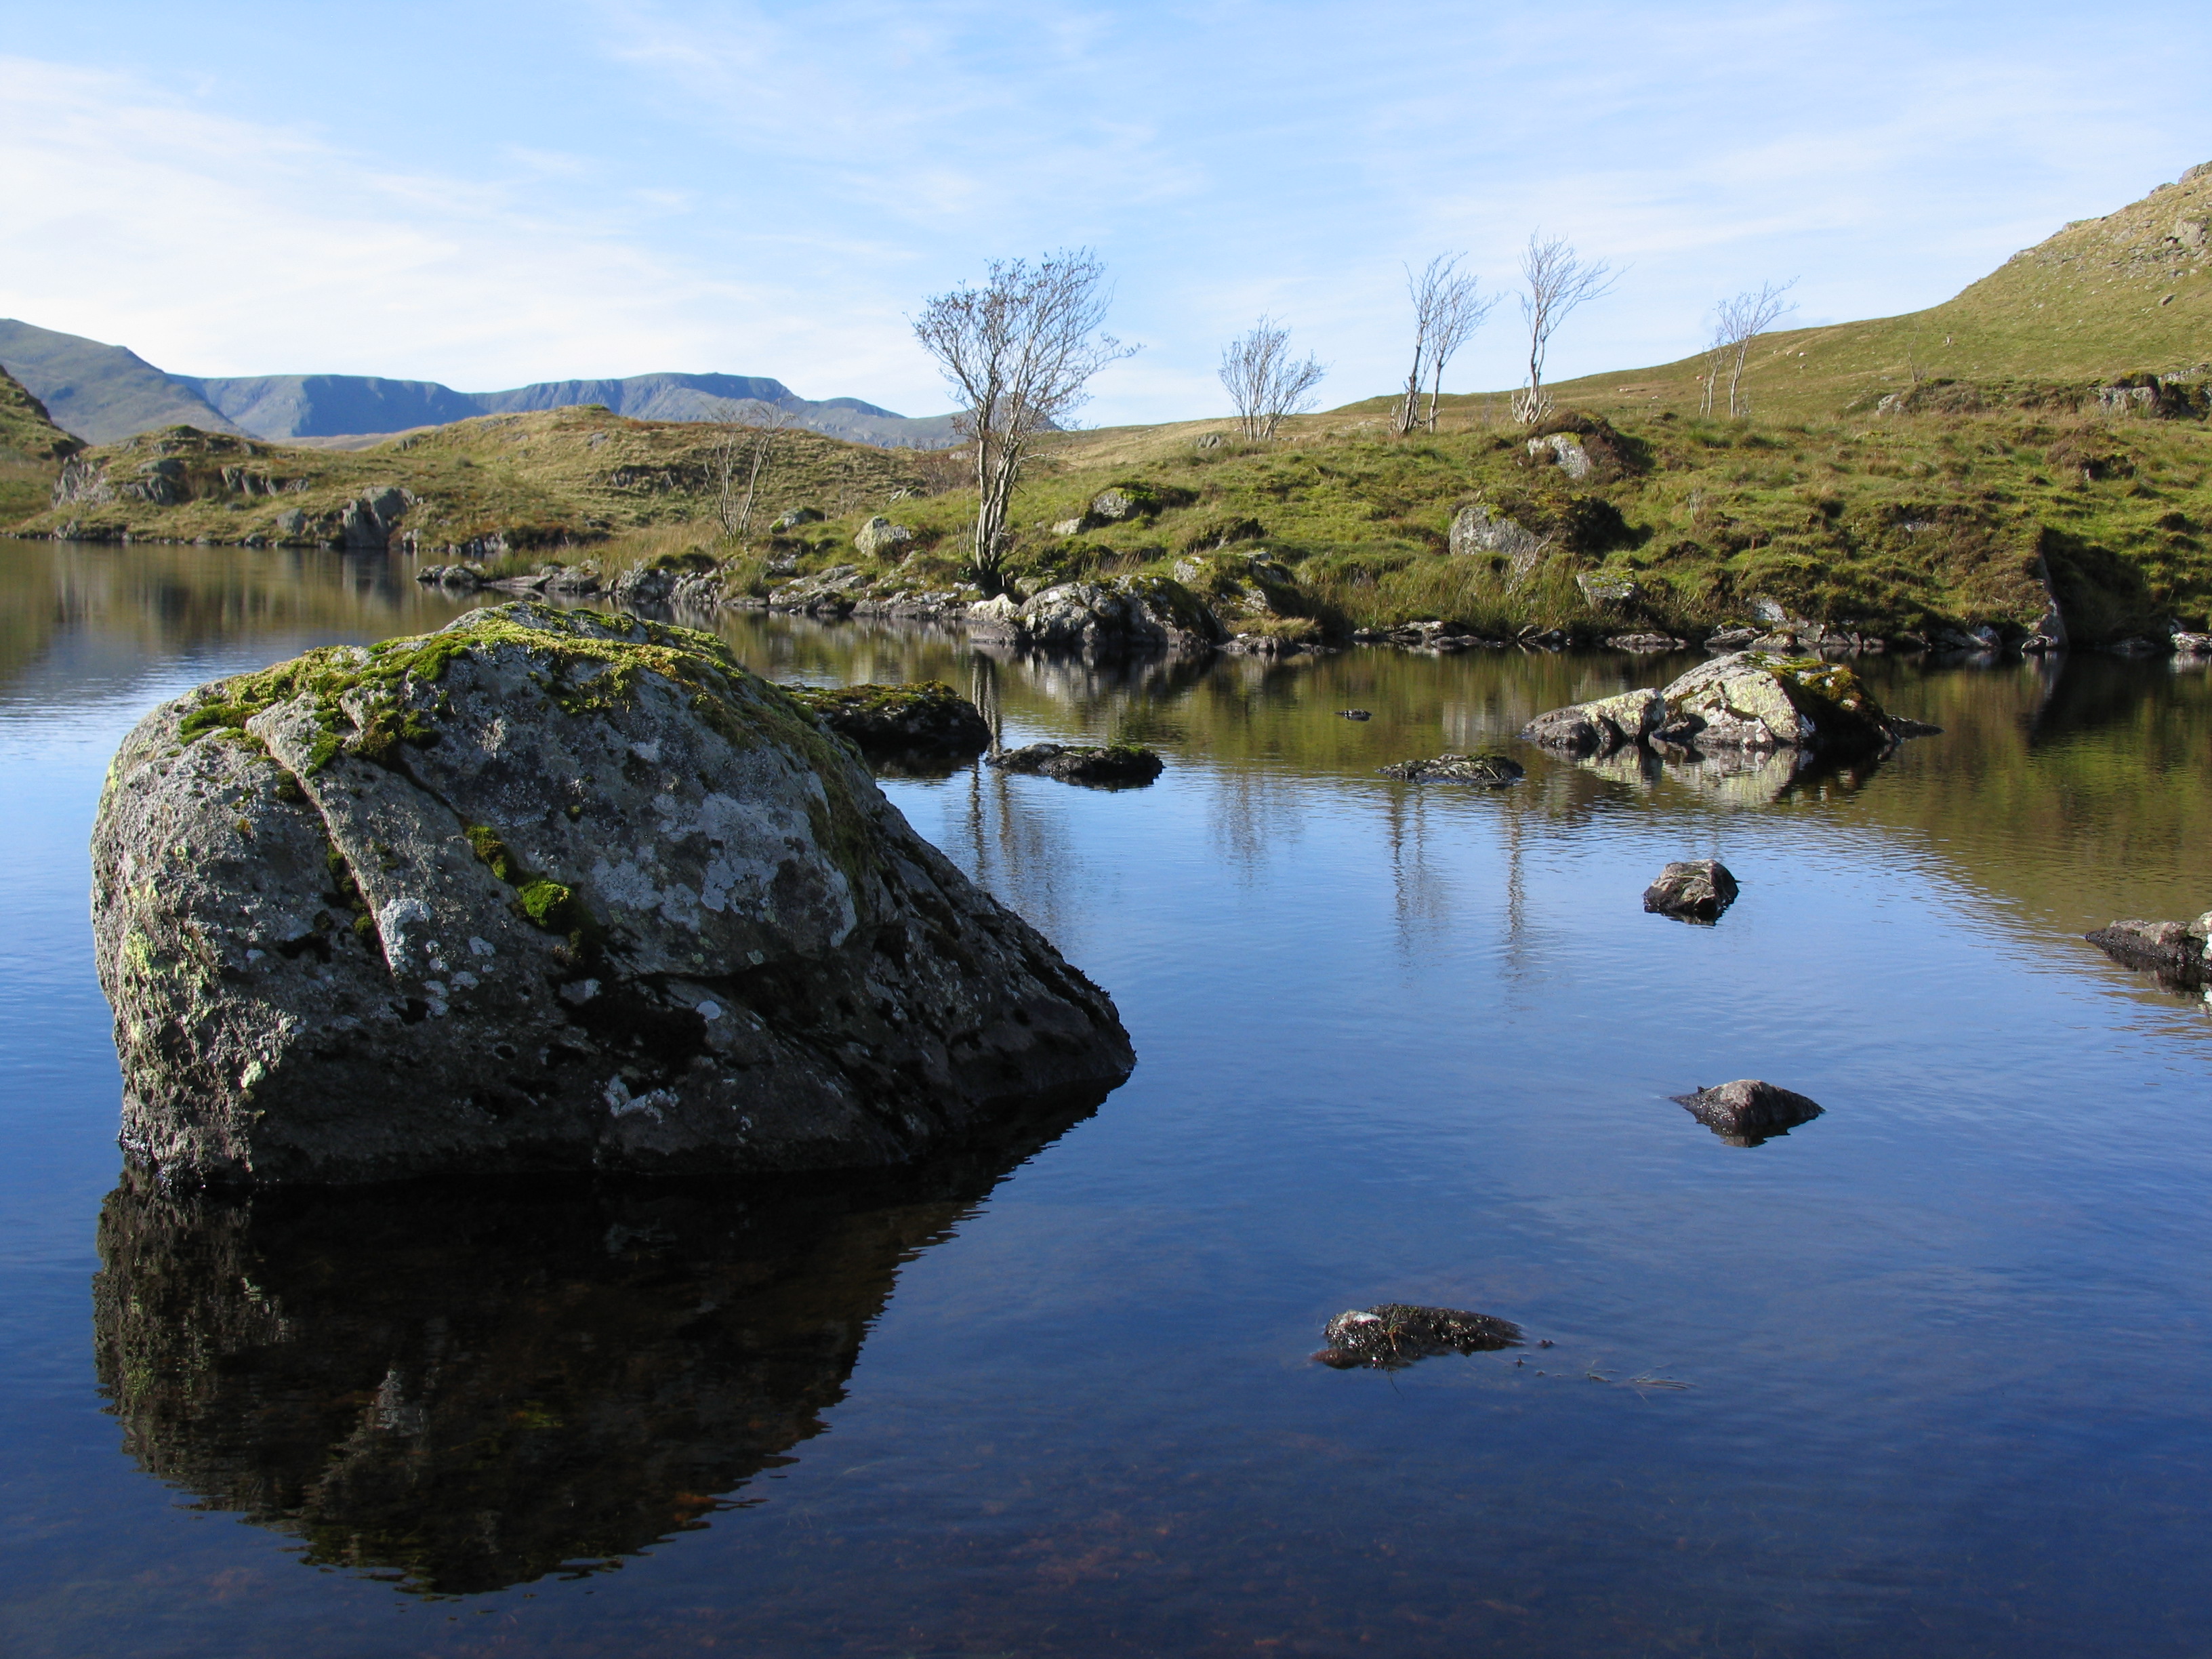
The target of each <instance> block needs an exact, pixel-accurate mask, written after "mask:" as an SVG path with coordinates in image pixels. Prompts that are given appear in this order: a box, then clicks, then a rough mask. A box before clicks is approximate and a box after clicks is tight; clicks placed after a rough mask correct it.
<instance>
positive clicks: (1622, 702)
mask: <svg viewBox="0 0 2212 1659" xmlns="http://www.w3.org/2000/svg"><path fill="white" fill-rule="evenodd" d="M1666 718H1667V700H1666V699H1665V698H1664V697H1663V696H1661V695H1660V694H1659V693H1658V692H1656V691H1624V692H1622V693H1621V694H1620V696H1614V697H1599V698H1597V699H1596V700H1595V701H1594V702H1577V703H1571V704H1570V705H1569V706H1568V707H1566V708H1554V709H1553V710H1552V711H1551V712H1550V713H1549V714H1539V715H1537V716H1536V718H1535V719H1534V720H1530V721H1529V722H1528V725H1526V726H1522V728H1521V735H1522V737H1523V738H1526V739H1527V740H1528V742H1530V743H1533V744H1541V746H1542V747H1544V748H1546V749H1556V750H1560V751H1561V752H1562V753H1565V754H1569V755H1609V754H1611V753H1612V752H1613V750H1616V749H1619V748H1620V747H1621V746H1622V745H1623V744H1632V743H1641V742H1643V741H1644V739H1645V738H1648V737H1650V735H1651V733H1652V732H1656V730H1658V728H1659V725H1660V722H1661V721H1662V720H1665V719H1666Z"/></svg>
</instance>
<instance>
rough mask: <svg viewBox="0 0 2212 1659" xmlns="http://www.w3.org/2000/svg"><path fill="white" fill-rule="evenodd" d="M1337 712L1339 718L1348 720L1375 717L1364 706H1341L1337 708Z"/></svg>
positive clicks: (1371, 718)
mask: <svg viewBox="0 0 2212 1659" xmlns="http://www.w3.org/2000/svg"><path fill="white" fill-rule="evenodd" d="M1337 714H1338V716H1339V718H1340V719H1343V720H1373V719H1374V718H1375V716H1374V715H1372V714H1369V713H1368V712H1367V710H1365V709H1364V708H1340V709H1338V710H1337Z"/></svg>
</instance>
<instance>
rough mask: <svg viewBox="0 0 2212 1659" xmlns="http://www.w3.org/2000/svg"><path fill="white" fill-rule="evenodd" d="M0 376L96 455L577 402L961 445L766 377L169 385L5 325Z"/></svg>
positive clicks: (892, 442) (163, 375)
mask: <svg viewBox="0 0 2212 1659" xmlns="http://www.w3.org/2000/svg"><path fill="white" fill-rule="evenodd" d="M0 367H4V368H6V370H7V371H8V372H9V374H13V375H14V376H15V378H16V379H17V380H20V381H21V382H22V384H23V385H24V386H25V387H27V389H28V390H29V391H30V392H31V393H32V394H33V396H34V397H36V398H39V399H40V401H42V402H43V403H44V404H46V408H47V410H49V411H50V412H51V414H52V416H53V419H54V421H55V422H56V423H57V424H58V425H59V426H61V427H62V428H64V430H66V431H69V432H71V433H74V434H76V435H77V436H78V437H80V438H83V439H85V440H87V441H90V442H93V443H115V442H119V441H121V440H123V439H125V438H129V437H132V436H135V435H137V434H138V433H141V432H148V431H152V430H154V429H155V428H159V427H165V426H179V425H184V426H196V427H199V428H202V429H204V430H206V431H210V432H229V433H235V434H239V435H243V436H246V437H253V438H261V439H264V440H267V441H271V442H283V441H285V440H287V439H297V438H318V439H328V438H339V437H353V436H371V435H378V434H385V433H393V432H406V431H410V430H412V429H414V428H417V427H425V426H445V425H447V424H449V423H451V422H454V421H465V420H468V419H470V418H471V417H473V416H478V415H503V414H517V413H530V412H534V411H537V410H548V409H560V408H565V407H568V406H569V405H572V404H605V406H606V407H607V408H608V409H610V410H612V411H614V412H615V413H616V414H617V415H626V416H630V417H631V418H633V419H636V420H652V421H726V420H738V421H758V420H760V419H762V418H763V416H764V415H766V414H767V413H768V412H769V410H783V411H785V412H786V413H787V414H788V415H789V416H790V417H791V420H792V422H793V425H796V426H801V427H805V428H808V429H810V430H812V431H815V432H820V433H823V434H826V435H829V436H830V437H833V438H842V439H845V440H846V441H848V442H852V443H864V444H873V445H877V446H878V447H884V448H890V449H937V448H942V447H944V446H945V445H946V444H949V443H951V442H953V441H955V433H954V431H953V417H952V416H950V415H939V416H922V417H919V418H910V417H908V416H903V415H899V414H896V413H895V412H893V411H892V410H888V409H884V408H880V407H878V405H877V404H871V403H864V402H862V401H861V400H860V398H827V399H824V400H822V401H819V402H817V401H814V400H812V399H809V398H801V397H800V396H799V394H798V393H796V392H793V391H792V390H791V388H790V387H788V386H786V385H784V384H783V382H782V381H781V380H770V379H769V378H767V377H765V376H763V375H751V374H633V375H630V376H629V377H628V378H626V379H623V380H541V381H538V382H536V383H534V384H532V385H530V386H516V387H514V388H513V389H511V390H509V391H505V392H456V391H454V390H453V388H452V387H451V386H442V385H441V384H440V383H438V382H437V381H435V380H386V379H384V378H382V377H380V376H377V375H372V374H260V375H235V376H211V375H197V374H170V373H168V372H167V371H166V370H164V369H161V368H155V366H154V365H153V364H151V363H149V362H147V361H146V360H145V359H144V358H143V357H141V356H138V355H137V353H136V352H134V351H131V350H129V349H126V348H125V347H123V346H117V345H107V344H105V343H102V342H100V341H98V340H88V339H86V338H84V337H82V336H80V335H75V334H63V333H60V332H58V331H55V330H52V329H46V328H40V327H38V326H36V325H33V324H30V323H25V322H18V321H15V320H13V319H0Z"/></svg>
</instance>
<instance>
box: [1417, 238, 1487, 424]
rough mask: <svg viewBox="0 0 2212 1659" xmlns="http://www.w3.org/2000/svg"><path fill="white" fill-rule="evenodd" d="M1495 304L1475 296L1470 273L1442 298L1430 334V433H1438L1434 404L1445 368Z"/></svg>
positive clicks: (1441, 394)
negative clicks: (1436, 431)
mask: <svg viewBox="0 0 2212 1659" xmlns="http://www.w3.org/2000/svg"><path fill="white" fill-rule="evenodd" d="M1497 305H1498V295H1495V294H1493V295H1490V296H1489V297H1488V298H1486V299H1485V298H1480V297H1478V296H1477V295H1476V294H1475V279H1474V273H1473V272H1469V273H1468V275H1467V276H1460V277H1455V278H1454V279H1453V280H1452V282H1451V283H1450V284H1449V287H1448V289H1447V290H1446V292H1445V294H1444V295H1443V303H1442V304H1441V305H1440V306H1439V307H1437V321H1436V325H1435V326H1434V327H1433V328H1432V329H1431V331H1430V334H1429V430H1430V431H1431V432H1434V431H1435V430H1436V429H1437V399H1438V398H1441V397H1442V396H1443V389H1444V365H1445V364H1446V363H1448V362H1450V361H1451V360H1452V357H1453V356H1454V355H1455V353H1456V352H1457V351H1458V350H1459V349H1460V348H1461V347H1462V346H1463V345H1465V344H1466V343H1468V341H1469V340H1470V339H1472V338H1473V337H1474V331H1475V330H1477V329H1479V328H1480V327H1481V326H1482V325H1483V322H1484V320H1485V319H1486V318H1487V317H1488V316H1489V315H1490V313H1491V312H1492V311H1493V310H1494V309H1496V307H1497Z"/></svg>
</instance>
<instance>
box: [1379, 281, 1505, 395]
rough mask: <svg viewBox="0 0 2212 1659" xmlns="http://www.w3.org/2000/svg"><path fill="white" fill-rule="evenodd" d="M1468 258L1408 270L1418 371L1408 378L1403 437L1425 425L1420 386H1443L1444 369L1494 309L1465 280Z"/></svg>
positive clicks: (1408, 291) (1415, 363) (1407, 286)
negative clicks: (1461, 264) (1463, 269)
mask: <svg viewBox="0 0 2212 1659" xmlns="http://www.w3.org/2000/svg"><path fill="white" fill-rule="evenodd" d="M1465 257H1466V256H1465V255H1464V254H1459V253H1439V254H1438V255H1437V257H1436V258H1433V259H1431V260H1430V261H1429V263H1428V264H1426V265H1425V266H1423V267H1422V270H1421V274H1420V275H1419V276H1415V275H1413V267H1412V266H1410V265H1408V266H1407V268H1406V294H1407V298H1409V299H1411V300H1412V301H1413V368H1412V370H1411V371H1410V372H1409V373H1408V374H1407V376H1406V395H1405V396H1404V397H1403V398H1401V399H1400V400H1399V404H1398V414H1397V422H1396V423H1397V428H1398V431H1399V432H1400V434H1401V435H1403V434H1405V433H1408V432H1411V431H1412V430H1413V428H1415V427H1417V426H1419V424H1420V423H1421V382H1422V381H1423V380H1428V381H1430V382H1431V384H1432V385H1440V384H1441V383H1442V380H1443V372H1444V365H1445V363H1447V362H1449V361H1450V360H1451V355H1452V353H1454V352H1455V351H1457V350H1458V349H1460V347H1462V346H1463V345H1465V344H1466V343H1467V340H1468V336H1469V335H1471V334H1473V333H1474V331H1475V330H1476V329H1478V328H1480V326H1481V325H1482V319H1484V318H1485V317H1486V316H1488V315H1489V314H1490V306H1489V304H1487V303H1485V302H1483V301H1478V300H1477V299H1476V298H1475V297H1474V276H1472V275H1462V274H1461V272H1460V270H1459V262H1460V261H1461V260H1462V258H1465ZM1436 415H1437V409H1436V395H1435V392H1433V391H1431V393H1430V398H1429V429H1430V430H1431V431H1434V430H1435V429H1436Z"/></svg>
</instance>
